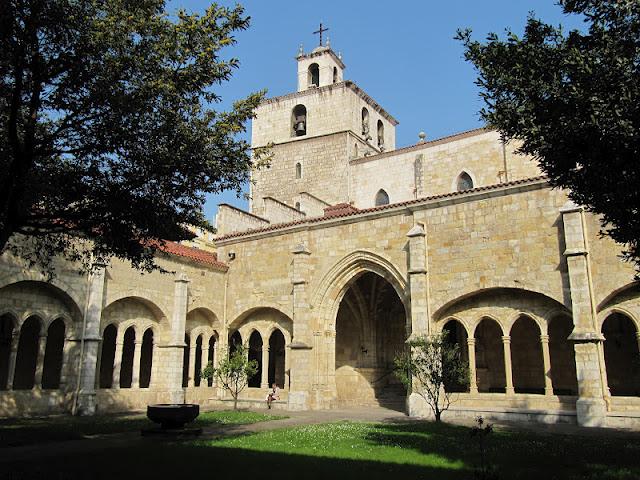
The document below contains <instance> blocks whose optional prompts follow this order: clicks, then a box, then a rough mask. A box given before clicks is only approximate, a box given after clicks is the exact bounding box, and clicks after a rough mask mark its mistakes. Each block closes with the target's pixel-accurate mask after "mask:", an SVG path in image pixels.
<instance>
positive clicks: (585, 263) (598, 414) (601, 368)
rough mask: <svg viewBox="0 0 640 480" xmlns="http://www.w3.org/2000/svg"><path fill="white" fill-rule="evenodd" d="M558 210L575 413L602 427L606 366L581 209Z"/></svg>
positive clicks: (579, 418) (570, 206)
mask: <svg viewBox="0 0 640 480" xmlns="http://www.w3.org/2000/svg"><path fill="white" fill-rule="evenodd" d="M560 213H561V215H562V221H563V224H564V240H565V245H566V250H565V251H564V256H565V258H566V261H567V270H568V274H569V287H570V294H571V310H572V316H573V324H574V326H575V327H574V329H573V332H571V335H570V336H569V340H571V341H573V342H574V349H575V359H576V373H577V379H578V400H577V401H576V417H577V421H578V424H579V425H582V426H593V427H602V426H605V424H606V408H607V407H606V401H605V397H607V388H606V369H605V365H604V358H603V357H602V356H601V355H600V350H601V349H602V345H601V344H602V342H603V341H604V337H603V335H602V333H600V331H599V330H598V328H597V321H596V306H595V299H594V298H595V297H594V293H593V282H592V281H591V266H590V260H589V248H588V243H587V234H586V228H585V219H584V211H583V208H582V207H579V206H577V205H575V204H574V203H573V202H571V201H569V202H567V203H566V204H565V205H564V206H563V207H562V208H561V209H560Z"/></svg>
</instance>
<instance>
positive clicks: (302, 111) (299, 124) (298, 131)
mask: <svg viewBox="0 0 640 480" xmlns="http://www.w3.org/2000/svg"><path fill="white" fill-rule="evenodd" d="M291 129H292V134H291V136H292V137H301V136H303V135H306V134H307V109H306V107H305V106H304V105H296V106H295V107H294V108H293V112H292V113H291Z"/></svg>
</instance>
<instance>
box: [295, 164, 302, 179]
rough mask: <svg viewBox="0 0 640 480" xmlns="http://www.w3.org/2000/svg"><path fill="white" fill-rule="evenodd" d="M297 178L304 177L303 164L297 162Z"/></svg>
mask: <svg viewBox="0 0 640 480" xmlns="http://www.w3.org/2000/svg"><path fill="white" fill-rule="evenodd" d="M296 178H302V164H301V163H300V162H298V163H296Z"/></svg>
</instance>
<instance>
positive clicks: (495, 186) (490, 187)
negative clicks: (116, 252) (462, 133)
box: [214, 175, 547, 241]
mask: <svg viewBox="0 0 640 480" xmlns="http://www.w3.org/2000/svg"><path fill="white" fill-rule="evenodd" d="M541 180H547V176H546V175H540V176H537V177H529V178H522V179H518V180H511V181H509V182H504V183H496V184H493V185H486V186H483V187H476V188H472V189H470V190H463V191H461V192H448V193H441V194H439V195H432V196H429V197H421V198H414V199H412V200H405V201H404V202H398V203H390V204H388V205H381V206H378V207H370V208H363V209H360V210H355V211H350V212H347V213H336V214H333V215H331V216H326V215H323V216H322V217H312V218H305V219H303V220H297V221H294V222H285V223H276V224H273V225H269V226H268V227H264V228H257V229H253V230H245V231H244V232H233V233H229V234H227V235H223V236H222V237H218V238H214V241H221V240H227V239H231V238H238V237H245V236H249V235H253V234H256V233H266V232H271V231H273V230H280V229H283V228H288V227H293V226H295V225H303V224H306V223H309V224H310V223H318V222H321V221H323V220H335V219H336V218H344V217H351V216H355V215H360V214H366V213H371V212H375V211H381V210H389V209H391V208H397V207H404V206H408V205H414V204H416V203H420V202H425V201H429V200H439V199H443V198H451V197H457V196H460V195H465V194H468V193H478V192H485V191H491V190H497V189H499V188H504V187H513V186H516V185H522V184H524V183H531V182H537V181H541Z"/></svg>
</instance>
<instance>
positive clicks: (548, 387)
mask: <svg viewBox="0 0 640 480" xmlns="http://www.w3.org/2000/svg"><path fill="white" fill-rule="evenodd" d="M540 344H541V345H542V363H543V364H544V394H545V395H553V382H552V381H551V380H552V379H551V355H550V354H549V335H540Z"/></svg>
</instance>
